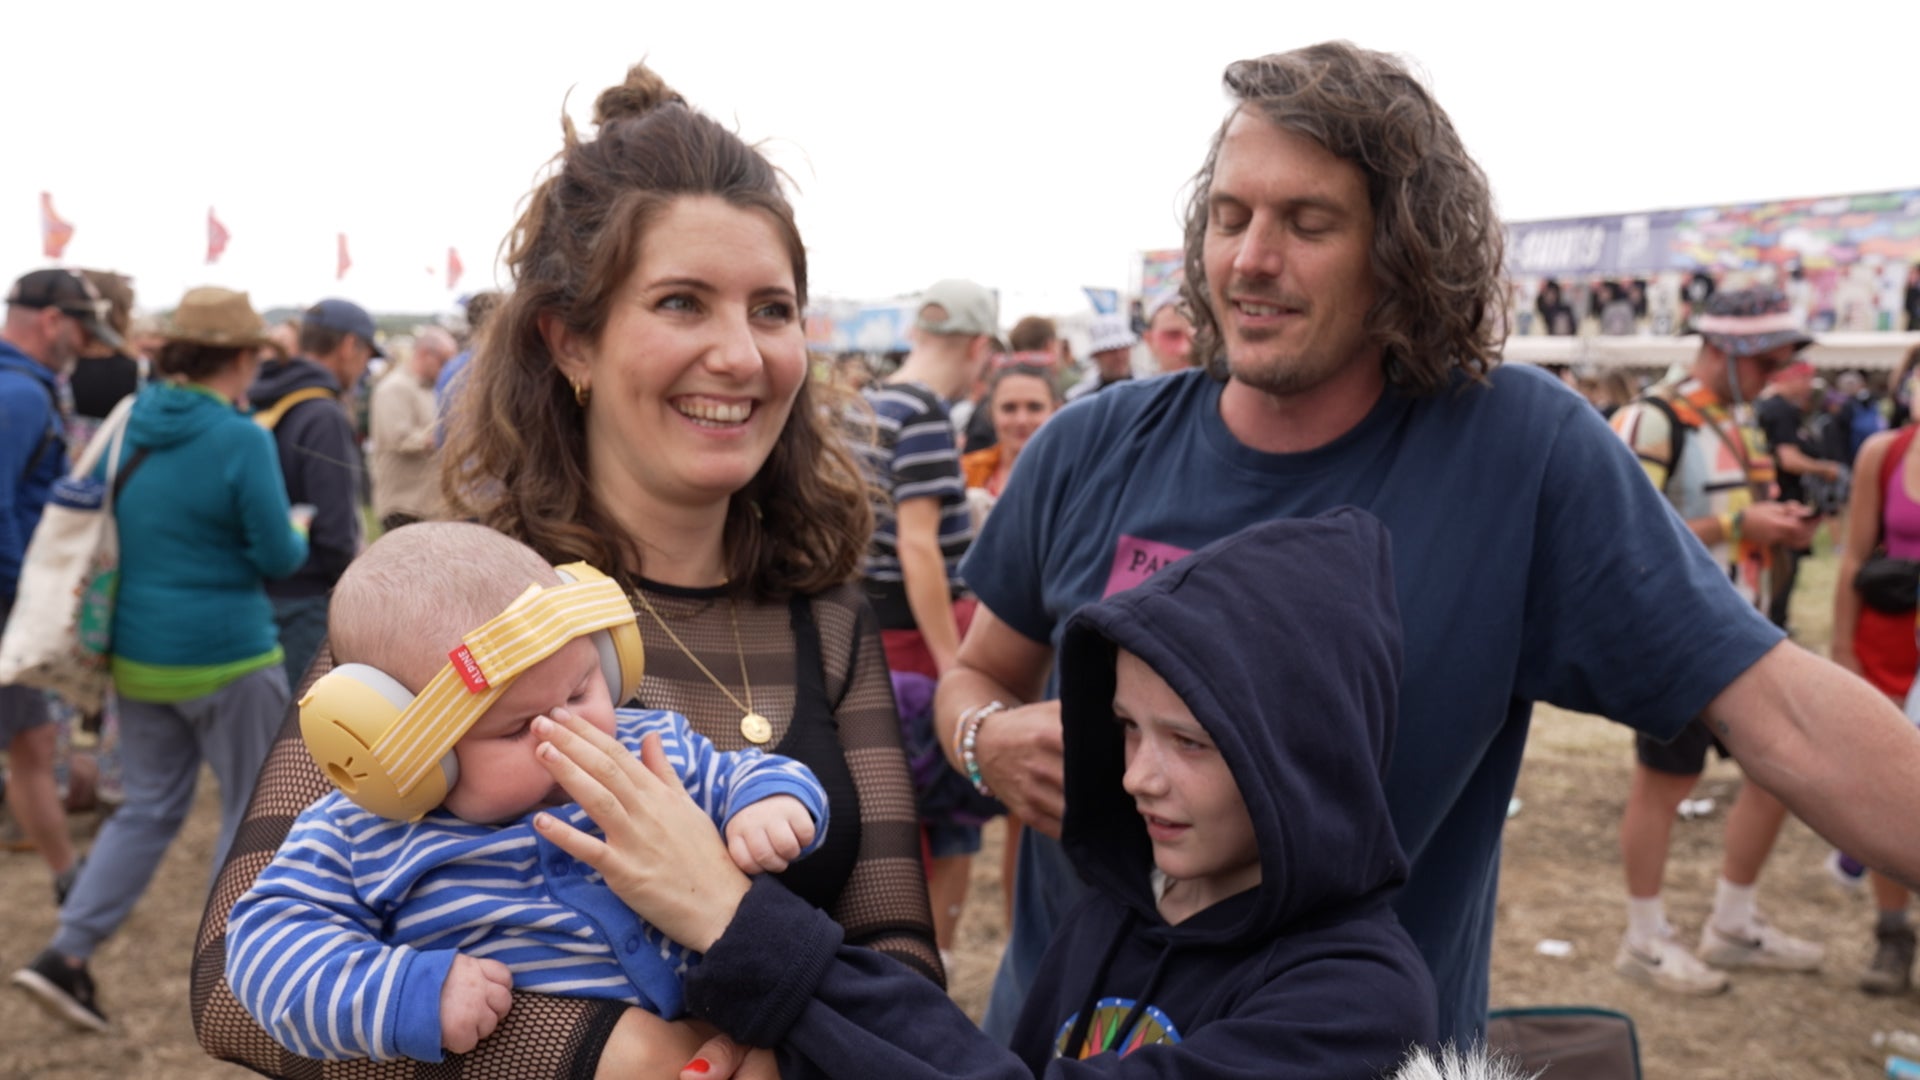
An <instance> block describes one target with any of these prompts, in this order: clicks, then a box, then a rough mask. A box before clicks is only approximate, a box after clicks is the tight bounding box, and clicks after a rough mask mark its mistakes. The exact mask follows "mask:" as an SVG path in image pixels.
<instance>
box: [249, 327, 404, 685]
mask: <svg viewBox="0 0 1920 1080" xmlns="http://www.w3.org/2000/svg"><path fill="white" fill-rule="evenodd" d="M381 355H384V354H383V353H382V352H381V351H380V347H379V345H378V344H376V343H375V341H374V325H373V316H371V315H369V314H367V310H366V309H365V308H363V307H361V306H360V305H359V304H356V303H354V302H353V301H351V300H341V299H337V298H332V299H327V300H322V301H320V302H319V303H317V304H315V305H313V306H312V307H310V308H308V309H307V310H306V311H305V312H304V313H302V314H301V316H300V343H299V355H297V356H290V357H286V358H285V359H278V358H276V359H272V360H269V361H267V362H266V363H264V364H262V365H260V374H259V376H258V377H257V378H256V379H255V380H254V383H253V387H252V389H251V390H250V391H249V392H248V397H249V398H250V400H251V401H252V402H253V408H254V417H255V419H256V420H258V421H259V422H260V423H261V424H262V426H264V427H266V428H267V429H268V430H270V431H272V432H273V439H274V445H275V446H276V447H277V448H278V449H279V452H280V471H281V473H282V475H283V476H285V478H286V485H287V496H288V497H289V498H290V499H292V500H293V502H294V503H295V504H298V505H305V506H311V507H313V508H314V510H313V528H312V531H311V533H310V534H309V536H308V538H307V539H308V553H307V563H306V565H305V566H302V567H301V568H300V570H299V572H298V573H296V574H293V575H292V576H290V577H288V578H286V579H284V580H281V581H276V582H274V583H272V584H271V585H269V586H268V588H267V595H268V596H269V597H271V598H272V600H273V614H274V622H275V623H276V624H277V625H278V626H279V627H280V644H281V645H282V646H284V647H285V649H286V661H285V664H286V671H287V682H288V684H289V685H292V686H298V685H300V678H301V676H303V675H305V674H306V671H307V666H308V665H309V664H311V663H312V662H313V657H314V654H315V653H317V652H319V651H320V642H321V639H323V638H324V637H326V633H327V594H328V593H330V592H331V591H332V590H333V584H334V582H336V581H339V580H340V575H341V574H342V573H344V572H345V571H346V569H347V563H348V562H350V561H352V559H353V557H354V556H355V555H356V554H358V553H359V551H360V547H361V544H362V541H363V539H364V534H363V531H362V528H363V527H362V525H361V521H360V493H361V491H362V490H364V489H363V484H364V482H365V479H364V477H365V467H364V464H363V462H362V461H361V457H360V440H359V438H358V436H357V435H356V434H355V432H354V428H353V420H352V419H351V417H350V416H349V415H348V413H347V410H346V408H345V406H343V405H342V403H341V398H342V397H343V396H344V395H349V394H352V393H353V391H354V387H355V386H356V385H357V384H358V383H359V382H360V377H361V376H362V375H363V374H365V373H366V370H367V362H368V361H369V360H371V359H372V358H373V357H376V356H381Z"/></svg>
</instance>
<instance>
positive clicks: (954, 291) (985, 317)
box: [914, 278, 1000, 337]
mask: <svg viewBox="0 0 1920 1080" xmlns="http://www.w3.org/2000/svg"><path fill="white" fill-rule="evenodd" d="M936 306H937V307H939V308H940V309H941V310H942V311H943V312H945V313H946V314H945V317H944V318H934V317H932V316H931V315H930V313H929V312H928V311H927V309H928V308H931V307H936ZM914 325H915V326H918V327H919V328H920V329H922V330H925V331H926V332H927V333H929V334H965V335H967V336H968V337H972V336H974V335H976V334H986V335H987V336H989V337H991V336H993V335H994V334H997V333H999V332H1000V301H999V300H998V299H996V298H995V297H994V295H993V293H991V292H989V291H988V290H987V288H986V287H985V286H983V285H977V284H975V283H973V282H971V281H965V280H962V279H960V278H947V279H946V280H945V281H936V282H934V283H933V284H932V285H930V286H928V287H927V291H926V292H924V293H921V294H920V313H919V314H918V315H917V316H915V318H914Z"/></svg>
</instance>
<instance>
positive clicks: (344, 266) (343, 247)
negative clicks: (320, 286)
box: [333, 233, 353, 281]
mask: <svg viewBox="0 0 1920 1080" xmlns="http://www.w3.org/2000/svg"><path fill="white" fill-rule="evenodd" d="M352 266H353V260H352V259H351V258H348V257H347V234H346V233H341V234H340V259H339V269H338V270H335V271H334V274H333V277H334V280H335V281H338V280H340V279H341V278H344V277H346V276H347V270H348V269H349V268H351V267H352Z"/></svg>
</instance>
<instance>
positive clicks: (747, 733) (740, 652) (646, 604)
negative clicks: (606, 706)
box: [633, 588, 773, 746]
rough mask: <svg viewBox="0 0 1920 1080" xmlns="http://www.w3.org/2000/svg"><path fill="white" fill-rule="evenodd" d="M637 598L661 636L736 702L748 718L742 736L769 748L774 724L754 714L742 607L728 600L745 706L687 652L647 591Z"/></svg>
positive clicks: (742, 720) (638, 593)
mask: <svg viewBox="0 0 1920 1080" xmlns="http://www.w3.org/2000/svg"><path fill="white" fill-rule="evenodd" d="M633 596H634V599H636V600H638V601H640V606H641V607H643V608H645V609H646V612H647V614H649V615H651V616H653V621H654V623H655V624H656V625H658V626H659V627H660V632H661V633H663V634H665V635H667V640H668V641H671V642H673V644H674V646H675V647H676V648H678V649H679V650H680V652H681V654H682V655H684V656H685V657H686V658H687V659H688V660H691V661H693V666H694V667H697V668H699V669H700V674H702V675H705V676H706V677H707V681H708V682H710V683H712V684H713V685H714V688H715V689H717V690H719V691H720V692H721V693H722V694H725V695H726V696H727V700H728V701H731V702H733V707H734V708H736V709H739V710H740V711H741V712H742V713H744V714H745V715H743V716H741V717H740V734H741V735H742V736H744V737H745V738H746V740H747V741H748V742H750V743H752V744H753V745H755V746H765V745H766V744H767V743H768V742H770V741H772V739H773V724H772V723H771V722H770V721H768V720H767V718H766V717H764V716H761V715H760V714H759V713H757V712H755V711H754V710H753V683H752V682H750V681H748V679H747V650H746V649H744V648H742V647H741V645H740V605H739V603H738V602H737V601H736V600H734V599H732V598H729V599H728V600H727V618H728V620H729V621H731V622H732V623H733V652H734V655H735V656H738V657H739V658H740V688H741V690H742V691H743V692H744V693H745V694H746V695H747V700H746V702H745V703H744V704H743V703H742V702H741V701H740V699H739V698H737V697H734V696H733V691H731V690H729V689H727V684H726V683H723V682H721V681H720V680H719V679H718V678H715V677H714V674H713V672H712V671H710V670H708V669H707V665H705V664H703V663H701V662H700V658H699V657H697V656H695V655H693V650H692V649H689V648H687V643H686V642H684V641H681V640H680V635H679V634H676V633H674V632H673V627H671V626H668V625H667V620H665V619H663V618H661V617H660V613H659V612H658V611H655V610H654V609H653V603H652V601H650V600H648V599H647V594H646V590H644V589H638V588H636V589H634V590H633Z"/></svg>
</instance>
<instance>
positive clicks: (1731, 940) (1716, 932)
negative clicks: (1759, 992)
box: [1698, 914, 1827, 971]
mask: <svg viewBox="0 0 1920 1080" xmlns="http://www.w3.org/2000/svg"><path fill="white" fill-rule="evenodd" d="M1698 951H1699V955H1700V959H1702V960H1705V961H1706V962H1707V963H1709V964H1712V965H1713V966H1714V967H1717V968H1726V969H1732V968H1753V969H1755V970H1758V971H1818V970H1819V969H1820V962H1821V961H1822V960H1825V959H1826V956H1827V949H1826V946H1824V945H1820V944H1818V943H1816V942H1812V941H1803V940H1801V939H1800V938H1797V937H1794V936H1793V935H1792V934H1788V933H1785V932H1784V931H1780V930H1776V929H1774V928H1773V926H1772V925H1770V924H1769V923H1768V922H1767V921H1766V920H1765V919H1763V918H1761V917H1760V916H1759V915H1758V914H1755V915H1754V917H1753V923H1752V925H1750V926H1749V927H1747V929H1746V931H1745V932H1744V933H1738V934H1730V933H1727V932H1726V931H1724V930H1721V929H1720V928H1719V927H1717V926H1715V925H1713V920H1712V919H1708V920H1707V925H1706V927H1705V928H1704V929H1702V930H1701V931H1700V948H1699V950H1698Z"/></svg>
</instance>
